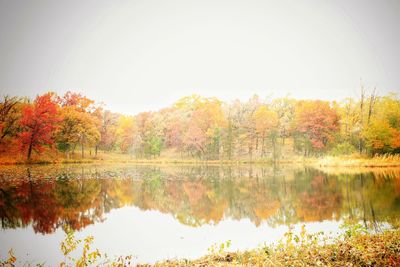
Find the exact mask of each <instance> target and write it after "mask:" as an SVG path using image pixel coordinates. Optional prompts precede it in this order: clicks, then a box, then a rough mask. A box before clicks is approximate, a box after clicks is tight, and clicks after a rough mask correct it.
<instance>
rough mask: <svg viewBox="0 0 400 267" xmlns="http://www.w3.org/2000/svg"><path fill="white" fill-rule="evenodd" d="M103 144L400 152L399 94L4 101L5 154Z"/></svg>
mask: <svg viewBox="0 0 400 267" xmlns="http://www.w3.org/2000/svg"><path fill="white" fill-rule="evenodd" d="M78 150H79V151H78ZM98 150H102V151H105V152H118V153H124V154H129V155H131V156H132V157H136V158H155V157H159V156H166V157H182V158H183V157H184V158H198V159H205V160H218V159H224V160H233V159H248V160H255V159H274V160H276V159H279V158H282V157H285V156H287V155H289V154H290V155H304V156H321V155H347V154H353V153H360V154H368V155H375V154H385V153H399V152H400V99H399V98H398V96H397V95H396V94H388V95H385V96H378V95H377V94H376V93H375V91H373V92H372V93H370V94H367V93H366V91H365V90H364V89H362V90H361V93H360V96H359V97H358V98H346V99H344V100H342V101H339V102H338V101H322V100H297V99H294V98H291V97H284V98H276V99H265V100H263V99H261V98H260V97H258V96H257V95H255V96H253V97H252V98H250V99H249V100H248V101H240V100H235V101H232V102H229V103H227V102H223V101H220V100H219V99H217V98H215V97H202V96H199V95H191V96H186V97H183V98H181V99H179V100H178V101H177V102H176V103H174V104H173V105H172V106H170V107H167V108H163V109H161V110H158V111H154V112H141V113H139V114H136V115H132V116H131V115H123V114H118V113H114V112H112V111H109V110H107V109H105V108H104V106H103V105H99V104H97V103H95V101H94V100H92V99H89V98H87V97H86V96H84V95H82V94H80V93H75V92H67V93H66V94H64V95H62V96H58V95H57V94H55V93H52V92H49V93H45V94H43V95H38V96H37V97H36V98H35V99H34V100H30V99H28V98H24V97H16V96H11V97H10V96H5V97H3V99H2V100H1V102H0V152H1V153H3V154H4V153H8V152H10V151H13V152H12V153H14V154H15V153H17V154H21V153H22V154H23V155H24V157H25V158H26V159H27V160H31V158H32V155H36V156H37V157H40V155H41V153H43V152H44V151H53V152H55V153H62V154H63V155H65V157H66V158H69V157H71V155H76V154H78V153H79V154H80V155H81V157H85V156H86V155H87V154H88V153H90V154H91V155H92V156H96V155H97V152H98Z"/></svg>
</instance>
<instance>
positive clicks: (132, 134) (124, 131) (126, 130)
mask: <svg viewBox="0 0 400 267" xmlns="http://www.w3.org/2000/svg"><path fill="white" fill-rule="evenodd" d="M116 134H117V142H118V144H119V148H120V149H121V151H122V152H124V153H128V152H133V148H134V145H135V143H136V137H137V129H136V123H135V119H134V118H133V117H132V116H123V115H122V116H120V117H119V120H118V127H117V130H116Z"/></svg>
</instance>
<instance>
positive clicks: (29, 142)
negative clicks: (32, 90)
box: [19, 93, 59, 160]
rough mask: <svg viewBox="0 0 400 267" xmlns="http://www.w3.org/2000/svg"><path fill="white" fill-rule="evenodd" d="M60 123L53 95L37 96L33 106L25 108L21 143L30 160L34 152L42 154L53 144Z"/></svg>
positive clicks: (21, 121)
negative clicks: (46, 147)
mask: <svg viewBox="0 0 400 267" xmlns="http://www.w3.org/2000/svg"><path fill="white" fill-rule="evenodd" d="M58 122H59V117H58V114H57V103H56V101H55V95H54V94H52V93H47V94H44V95H42V96H37V97H36V99H35V101H34V102H33V104H31V105H28V106H26V107H24V109H23V110H22V118H21V120H20V126H21V129H22V130H21V133H20V134H19V141H20V148H21V151H26V153H27V159H28V160H30V159H31V155H32V151H35V152H38V153H40V152H42V151H43V150H44V147H45V146H47V145H52V144H53V142H54V131H55V129H56V128H57V123H58Z"/></svg>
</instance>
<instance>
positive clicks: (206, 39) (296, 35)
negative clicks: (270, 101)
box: [0, 0, 400, 114]
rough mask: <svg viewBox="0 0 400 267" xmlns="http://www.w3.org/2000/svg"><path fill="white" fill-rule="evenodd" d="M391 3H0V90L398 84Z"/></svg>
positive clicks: (323, 92) (116, 91)
mask: <svg viewBox="0 0 400 267" xmlns="http://www.w3.org/2000/svg"><path fill="white" fill-rule="evenodd" d="M399 47H400V1H397V0H394V1H388V0H382V1H379V0H376V1H366V0H355V1H353V0H336V1H333V0H332V1H311V0H310V1H307V0H302V1H300V0H298V1H289V0H287V1H281V0H279V1H278V0H277V1H268V0H263V1H262V0H171V1H169V0H168V1H167V0H131V1H126V0H120V1H110V0H93V1H85V0H83V1H82V0H74V1H71V0H68V1H67V0H65V1H57V0H48V1H43V0H42V1H41V0H38V1H28V0H27V1H19V0H9V1H8V0H0V95H4V94H11V95H23V96H30V97H34V96H35V95H37V94H40V93H43V92H46V91H49V90H52V91H55V92H57V93H60V94H62V93H64V92H65V91H67V90H73V91H78V92H81V93H83V94H85V95H87V96H88V97H90V98H93V99H95V100H96V101H98V102H101V101H102V102H105V103H106V104H107V107H108V108H109V109H111V110H113V111H118V112H123V113H131V114H134V113H137V112H140V111H147V110H157V109H159V108H162V107H165V106H168V105H170V104H172V103H173V102H174V101H175V100H177V99H178V98H180V97H182V96H185V95H189V94H192V93H198V94H201V95H205V96H217V97H218V98H221V99H223V100H232V99H235V98H239V99H247V98H248V97H250V96H251V95H253V94H255V93H256V94H258V95H260V96H261V97H265V96H267V95H273V96H274V97H279V96H284V95H286V94H288V93H290V94H291V95H292V96H294V97H297V98H321V99H342V98H344V97H347V96H355V95H356V92H357V91H358V90H359V87H360V80H362V81H363V83H364V84H365V85H366V86H367V87H374V86H377V88H378V91H379V93H380V94H385V93H387V92H399V91H400V51H399V50H400V49H399Z"/></svg>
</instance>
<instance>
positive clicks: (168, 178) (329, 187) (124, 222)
mask: <svg viewBox="0 0 400 267" xmlns="http://www.w3.org/2000/svg"><path fill="white" fill-rule="evenodd" d="M399 218H400V171H399V170H396V169H378V171H363V172H362V173H357V172H356V171H351V172H350V173H343V172H339V171H338V170H329V171H325V172H324V171H321V170H317V169H313V168H308V167H304V166H291V165H288V166H280V167H273V166H250V165H244V166H240V167H238V166H222V167H221V166H195V165H187V166H175V165H174V166H169V165H166V166H164V165H163V166H147V165H106V164H105V165H65V166H61V167H60V166H52V165H51V166H30V167H27V166H10V167H5V166H4V167H1V169H0V219H1V229H2V230H1V231H0V257H1V258H5V256H6V254H7V251H8V250H9V249H10V248H13V250H14V252H15V255H16V256H17V258H18V259H19V260H20V261H22V262H24V261H25V260H27V261H29V262H35V263H36V262H40V263H43V262H44V263H45V264H46V265H50V266H51V265H56V264H58V263H59V262H60V261H61V260H63V259H64V256H62V253H61V250H60V242H61V241H62V240H64V238H65V233H64V230H63V227H64V226H69V227H71V228H72V229H74V230H75V236H76V237H77V238H85V237H87V236H89V235H92V236H93V237H94V243H93V246H92V247H93V248H98V249H99V250H100V251H102V252H106V253H107V254H108V255H109V256H113V255H128V254H132V255H134V257H135V261H136V262H140V263H145V262H146V263H153V262H155V261H158V260H163V259H168V258H183V257H185V258H196V257H200V256H203V255H205V254H206V253H207V252H208V250H207V249H208V248H209V247H210V246H212V245H213V244H221V243H223V242H225V241H227V240H231V244H232V245H231V248H230V249H232V250H237V249H239V250H244V249H250V248H256V247H257V246H259V245H261V244H264V243H265V244H270V243H272V242H276V241H277V240H279V239H281V238H282V237H283V235H284V233H285V232H287V231H288V229H289V226H292V227H293V228H294V230H295V231H298V230H299V229H300V228H301V226H302V225H305V227H306V229H307V231H309V232H318V231H324V232H326V233H333V234H336V233H338V232H340V231H343V229H342V228H341V227H340V226H341V225H343V223H345V222H361V223H362V224H364V225H366V226H367V227H369V228H371V229H375V230H377V231H379V230H380V229H382V228H386V227H391V226H392V225H399Z"/></svg>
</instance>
